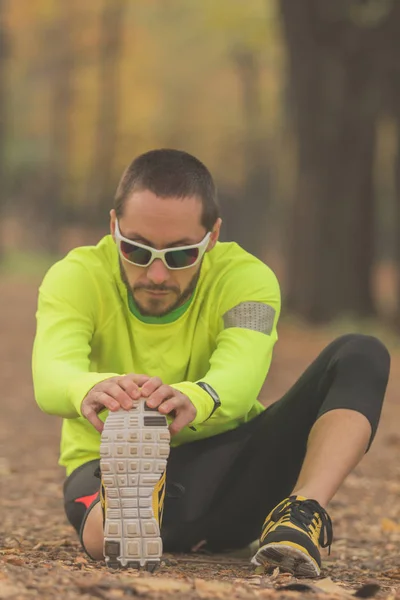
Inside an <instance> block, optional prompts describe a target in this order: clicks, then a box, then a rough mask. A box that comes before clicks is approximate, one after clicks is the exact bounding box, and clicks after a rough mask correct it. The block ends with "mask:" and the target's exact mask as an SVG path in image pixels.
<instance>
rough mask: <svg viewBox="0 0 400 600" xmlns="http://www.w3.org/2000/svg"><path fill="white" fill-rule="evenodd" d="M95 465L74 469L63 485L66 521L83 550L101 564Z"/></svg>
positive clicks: (101, 518)
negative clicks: (74, 532) (73, 530)
mask: <svg viewBox="0 0 400 600" xmlns="http://www.w3.org/2000/svg"><path fill="white" fill-rule="evenodd" d="M98 469H99V461H98V460H92V461H90V462H87V463H85V464H84V465H82V466H81V467H78V469H76V470H75V471H74V472H73V473H72V474H71V475H70V476H69V477H68V479H67V480H66V481H65V484H64V506H65V512H66V515H67V518H68V520H69V522H70V523H71V525H72V526H73V527H74V529H75V531H76V532H77V534H78V535H79V536H80V539H81V542H82V545H83V548H84V549H85V550H86V552H87V553H88V555H89V556H90V557H91V558H93V559H94V560H103V559H104V555H103V514H102V510H101V506H100V502H99V488H100V478H99V474H97V473H98Z"/></svg>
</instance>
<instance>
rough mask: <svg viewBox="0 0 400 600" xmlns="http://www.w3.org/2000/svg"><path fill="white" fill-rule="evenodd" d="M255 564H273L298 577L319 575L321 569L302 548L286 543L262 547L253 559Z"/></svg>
mask: <svg viewBox="0 0 400 600" xmlns="http://www.w3.org/2000/svg"><path fill="white" fill-rule="evenodd" d="M251 562H252V564H253V565H256V566H260V565H266V564H272V565H276V566H277V567H279V568H280V569H281V570H282V571H285V572H288V573H292V574H293V575H295V576H296V577H319V575H320V573H321V570H320V568H319V567H318V565H317V564H316V563H315V561H314V560H313V559H312V558H311V557H310V556H307V554H305V553H304V552H301V550H298V549H297V548H293V546H289V545H286V544H272V543H271V544H268V545H267V546H264V547H261V548H260V549H259V550H258V552H257V553H256V554H255V556H254V557H253V558H252V560H251Z"/></svg>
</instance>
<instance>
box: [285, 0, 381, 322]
mask: <svg viewBox="0 0 400 600" xmlns="http://www.w3.org/2000/svg"><path fill="white" fill-rule="evenodd" d="M280 6H281V14H282V19H283V25H284V31H285V36H286V41H287V48H288V56H289V72H290V99H291V102H292V108H293V112H294V126H295V130H296V134H297V140H298V183H297V189H296V194H295V200H294V210H293V220H292V225H291V230H290V239H291V247H290V250H289V265H288V266H289V269H288V288H289V289H288V304H289V308H290V309H291V310H293V311H295V312H297V313H298V314H300V315H301V316H303V317H304V318H306V319H308V320H311V321H319V322H320V321H326V320H329V319H332V318H334V317H337V316H338V315H340V314H342V313H344V312H347V313H352V314H356V315H359V316H364V317H365V316H371V315H373V314H374V313H375V310H374V305H373V300H372V293H371V271H372V266H373V258H374V238H375V235H374V186H373V166H374V157H375V135H376V124H377V119H378V115H379V110H380V95H379V91H380V86H379V81H380V80H379V77H380V72H379V41H380V39H381V36H382V33H383V31H384V24H385V21H383V22H380V23H379V24H377V25H375V26H373V27H359V26H358V25H357V23H355V22H354V21H353V20H352V19H351V18H350V16H349V6H350V3H349V2H348V0H335V2H334V3H332V2H331V0H303V2H293V1H292V0H280Z"/></svg>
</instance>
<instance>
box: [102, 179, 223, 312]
mask: <svg viewBox="0 0 400 600" xmlns="http://www.w3.org/2000/svg"><path fill="white" fill-rule="evenodd" d="M201 215H202V204H201V202H200V200H198V199H197V198H195V197H191V198H184V199H181V198H159V197H158V196H156V195H155V194H153V193H152V192H150V191H149V190H143V191H137V192H134V193H133V194H132V195H131V197H130V198H128V199H127V201H126V203H125V206H124V212H123V215H122V216H121V218H120V219H119V220H118V224H119V229H120V232H121V235H122V236H123V237H125V238H128V239H130V240H132V241H135V242H138V243H140V244H145V245H146V246H150V247H152V248H155V249H158V250H162V249H164V248H178V247H179V246H189V245H191V244H198V243H199V242H201V240H202V239H203V238H204V236H205V235H206V233H207V231H206V229H205V228H204V227H203V225H202V224H201ZM110 216H111V223H110V227H111V234H112V235H113V237H114V238H115V222H116V214H115V211H114V210H112V211H111V213H110ZM220 227H221V219H218V221H217V222H216V224H215V226H214V228H213V231H212V234H211V237H210V240H209V243H208V246H207V252H209V251H210V250H212V248H213V247H214V246H215V244H216V242H217V240H218V236H219V230H220ZM120 266H121V276H122V280H123V281H124V283H125V285H126V287H127V289H128V291H129V292H130V293H131V294H132V296H133V298H134V300H135V303H136V305H137V307H138V308H139V310H140V312H141V314H142V315H146V316H162V315H165V314H167V313H169V312H170V311H172V310H174V309H175V308H177V307H178V306H181V305H182V304H183V303H184V302H185V301H186V300H187V299H188V298H189V297H190V296H191V295H192V293H193V291H194V289H195V287H196V284H197V281H198V278H199V275H200V268H201V263H200V264H197V265H195V266H194V267H189V268H187V269H182V270H172V269H168V267H166V265H165V264H164V263H163V262H162V260H160V259H159V258H158V259H155V260H154V261H153V262H152V263H151V264H150V265H149V266H148V267H139V266H136V265H133V264H130V263H128V262H126V261H125V260H122V259H121V258H120Z"/></svg>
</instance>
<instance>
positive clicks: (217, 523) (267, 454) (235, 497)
mask: <svg viewBox="0 0 400 600" xmlns="http://www.w3.org/2000/svg"><path fill="white" fill-rule="evenodd" d="M388 370H389V358H388V353H387V351H386V349H385V348H384V346H383V345H382V344H381V343H380V342H378V341H377V340H375V339H374V338H370V337H367V336H361V335H348V336H343V337H341V338H338V339H337V340H335V341H334V342H332V343H331V344H330V345H329V346H328V347H327V348H326V349H325V350H324V351H323V352H322V353H321V354H320V355H319V357H318V358H317V359H316V360H315V361H314V362H313V363H312V364H311V365H310V367H309V368H308V369H307V370H306V372H305V373H304V374H303V376H302V377H301V378H300V379H299V380H298V381H297V383H296V384H295V385H294V386H293V387H292V388H291V389H290V390H289V392H288V393H287V394H285V396H284V397H283V398H282V399H281V400H279V401H278V402H276V403H275V404H273V405H272V406H270V407H269V408H268V409H267V410H266V411H265V412H264V413H262V414H261V415H259V417H257V418H256V419H254V420H253V421H251V422H250V423H247V424H245V425H243V426H241V427H239V428H238V429H237V430H234V431H231V432H227V433H225V434H221V435H218V436H215V437H214V438H210V439H209V440H202V441H200V442H195V443H193V444H190V445H188V449H187V451H188V450H189V447H190V449H191V451H192V453H193V456H190V460H189V462H190V464H192V465H194V464H196V460H197V459H196V453H197V454H202V455H203V456H204V458H203V459H202V462H203V468H202V469H201V470H199V475H198V476H197V477H196V474H195V473H193V480H194V481H191V480H190V473H189V476H188V477H187V479H186V481H183V483H184V484H185V485H184V486H183V487H186V483H188V484H189V487H190V485H191V484H192V485H193V488H196V487H197V488H198V489H201V490H203V489H204V487H205V482H207V486H212V485H214V486H216V487H218V490H217V492H216V493H215V494H214V497H213V500H212V503H211V504H210V506H207V507H205V510H204V512H203V513H202V514H198V515H197V516H196V518H195V519H194V520H189V519H187V520H183V519H181V520H180V521H179V520H176V521H175V522H171V523H169V524H168V525H169V529H170V530H172V533H173V534H174V535H172V536H168V537H169V540H168V549H169V550H171V551H175V550H176V551H184V550H188V549H190V547H192V546H195V545H196V544H197V543H198V542H200V541H201V540H203V539H206V540H207V542H208V547H209V548H210V549H212V550H213V551H216V552H218V551H222V550H226V549H233V548H239V547H243V546H245V545H246V544H248V543H250V542H251V541H253V540H254V539H256V538H257V537H258V534H259V532H260V529H261V526H262V523H263V521H264V519H265V516H266V515H267V514H268V512H269V511H270V510H271V509H272V508H273V507H274V506H276V504H278V503H279V502H280V501H281V500H282V499H283V498H285V497H287V496H289V495H290V493H291V491H292V490H293V489H296V490H297V491H300V486H302V487H303V488H304V491H306V490H305V485H307V486H308V488H309V492H310V493H309V494H308V492H307V495H308V497H312V498H313V497H314V496H315V495H317V499H318V498H319V499H320V501H321V503H323V502H324V500H325V498H329V497H330V496H331V495H332V494H333V493H334V492H335V491H336V489H337V487H338V486H339V485H340V483H341V482H342V481H343V479H344V478H345V476H346V475H347V473H348V472H349V470H351V469H352V468H353V466H355V464H356V463H357V462H358V460H359V459H360V458H361V456H362V455H363V453H364V451H365V449H366V446H367V444H368V442H369V441H371V440H372V438H373V436H374V434H375V432H376V428H377V425H378V421H379V416H380V411H381V406H382V401H383V397H384V393H385V388H386V383H387V378H388ZM338 423H340V429H338ZM311 432H312V433H311ZM235 436H236V437H237V441H238V440H240V439H241V440H242V441H241V444H242V445H241V446H240V447H239V450H238V451H237V452H236V455H235V456H234V457H233V460H232V463H231V465H230V466H229V469H228V468H227V470H226V472H225V473H223V476H218V475H217V472H216V465H217V464H218V463H219V462H220V461H219V456H220V454H221V449H224V448H226V449H227V450H228V452H227V454H228V455H233V452H234V449H235V443H236V442H235V441H234V440H235ZM230 444H232V446H230ZM339 445H340V454H339V453H338V446H339ZM307 447H308V451H307ZM176 450H177V451H183V450H184V449H183V448H177V449H176ZM185 451H186V449H185ZM306 452H307V454H306ZM306 456H307V458H306V459H305V457H306ZM171 459H172V455H171ZM303 465H304V466H303ZM302 466H303V469H302ZM181 471H182V470H181ZM300 472H301V477H299V475H300ZM207 473H208V476H207ZM173 475H174V480H175V481H176V482H178V483H179V482H180V479H179V475H180V465H178V468H176V469H175V473H173ZM217 477H218V480H217V483H215V479H216V478H217ZM297 481H298V485H297V486H296V482H297ZM181 483H182V482H181ZM311 492H312V493H311ZM193 496H195V494H193ZM166 508H167V507H166ZM183 512H184V509H180V510H179V513H180V514H182V513H183ZM167 514H168V513H167V510H166V515H165V516H166V517H167Z"/></svg>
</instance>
